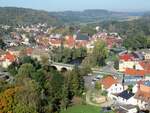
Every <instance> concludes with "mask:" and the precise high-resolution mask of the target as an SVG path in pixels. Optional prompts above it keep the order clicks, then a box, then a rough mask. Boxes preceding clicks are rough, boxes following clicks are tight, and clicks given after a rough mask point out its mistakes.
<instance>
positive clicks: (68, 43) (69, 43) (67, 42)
mask: <svg viewBox="0 0 150 113" xmlns="http://www.w3.org/2000/svg"><path fill="white" fill-rule="evenodd" d="M66 44H67V45H68V46H74V45H75V39H74V38H73V37H72V36H69V37H68V38H67V39H66Z"/></svg>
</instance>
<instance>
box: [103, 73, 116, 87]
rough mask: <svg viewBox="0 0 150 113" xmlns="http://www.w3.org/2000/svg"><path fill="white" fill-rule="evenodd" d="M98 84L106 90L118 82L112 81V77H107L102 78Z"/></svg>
mask: <svg viewBox="0 0 150 113" xmlns="http://www.w3.org/2000/svg"><path fill="white" fill-rule="evenodd" d="M100 83H101V84H102V85H104V88H106V89H108V88H110V87H111V86H112V85H113V84H116V83H118V80H116V79H114V77H113V76H111V75H109V76H106V77H104V78H103V79H102V80H101V81H100Z"/></svg>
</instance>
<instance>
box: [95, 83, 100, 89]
mask: <svg viewBox="0 0 150 113" xmlns="http://www.w3.org/2000/svg"><path fill="white" fill-rule="evenodd" d="M95 89H97V90H101V84H100V82H96V83H95Z"/></svg>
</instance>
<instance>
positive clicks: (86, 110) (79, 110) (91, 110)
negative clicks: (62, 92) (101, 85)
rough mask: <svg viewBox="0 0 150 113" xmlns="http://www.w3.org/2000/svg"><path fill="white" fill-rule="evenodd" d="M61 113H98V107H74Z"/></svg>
mask: <svg viewBox="0 0 150 113" xmlns="http://www.w3.org/2000/svg"><path fill="white" fill-rule="evenodd" d="M61 113H100V107H95V106H90V105H76V106H73V107H69V108H68V109H67V110H66V111H62V112H61Z"/></svg>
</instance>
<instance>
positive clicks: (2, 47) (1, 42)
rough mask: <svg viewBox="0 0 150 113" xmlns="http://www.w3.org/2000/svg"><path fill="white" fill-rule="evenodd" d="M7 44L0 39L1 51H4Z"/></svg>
mask: <svg viewBox="0 0 150 113" xmlns="http://www.w3.org/2000/svg"><path fill="white" fill-rule="evenodd" d="M5 46H6V44H5V43H4V41H3V39H2V38H0V49H4V48H5Z"/></svg>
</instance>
